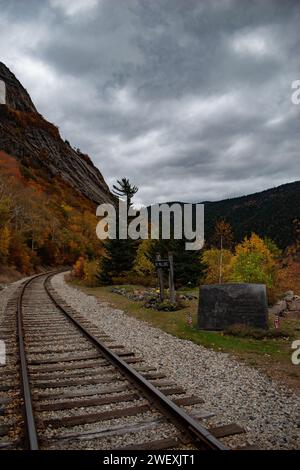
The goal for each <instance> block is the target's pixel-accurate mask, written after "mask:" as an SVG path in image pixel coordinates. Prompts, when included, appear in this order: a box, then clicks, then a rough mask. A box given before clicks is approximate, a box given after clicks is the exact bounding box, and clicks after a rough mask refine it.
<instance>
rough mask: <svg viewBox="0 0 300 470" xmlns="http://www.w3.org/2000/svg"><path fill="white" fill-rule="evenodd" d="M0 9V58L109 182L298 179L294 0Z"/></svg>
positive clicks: (149, 189)
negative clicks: (293, 92)
mask: <svg viewBox="0 0 300 470" xmlns="http://www.w3.org/2000/svg"><path fill="white" fill-rule="evenodd" d="M0 11H1V15H0V55H1V60H2V61H4V62H5V63H6V64H7V65H8V66H9V67H10V68H11V69H12V71H14V72H15V73H16V75H17V76H18V77H19V79H20V80H21V81H22V83H23V84H24V85H25V87H26V88H27V89H28V91H29V92H30V94H31V96H32V98H33V100H34V102H35V103H36V105H37V107H38V109H39V110H40V111H41V112H42V114H44V115H45V117H46V118H47V119H49V120H51V121H53V122H55V123H57V124H58V125H59V127H60V129H61V133H62V135H63V136H64V137H65V138H67V139H68V140H70V141H71V142H72V143H73V145H75V146H78V147H80V148H81V149H82V150H83V151H86V152H88V153H89V154H90V155H91V156H92V158H93V160H94V162H95V164H96V165H98V166H99V168H100V170H101V171H102V172H103V174H104V176H105V178H106V180H107V181H108V183H110V184H112V183H113V182H114V181H115V179H116V178H119V177H122V176H128V177H129V178H130V179H132V181H133V182H134V183H135V184H137V185H138V186H140V191H139V193H138V198H137V200H138V202H142V203H145V204H148V203H151V202H154V201H163V200H185V201H200V200H209V199H210V200H216V199H220V198H224V197H232V196H235V195H240V194H246V193H251V192H255V191H259V190H263V189H265V188H268V187H272V186H275V185H278V184H282V183H285V182H288V181H294V180H295V179H299V177H300V165H299V144H300V137H299V130H300V106H298V107H297V106H295V105H293V104H292V103H291V99H290V96H291V82H292V81H293V80H296V79H299V78H300V76H299V74H300V59H299V46H300V34H299V32H298V29H299V27H298V26H299V20H300V5H299V2H298V1H296V0H295V1H285V2H282V1H280V0H278V1H275V0H273V1H272V0H266V1H264V2H261V1H258V0H250V1H247V2H241V1H237V0H210V1H200V0H189V2H188V7H187V2H185V1H183V0H155V1H151V2H150V1H148V0H48V1H45V2H40V1H38V0H26V2H24V1H23V0H12V1H10V2H6V1H2V0H0ZM7 25H9V28H7Z"/></svg>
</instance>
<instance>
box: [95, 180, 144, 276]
mask: <svg viewBox="0 0 300 470" xmlns="http://www.w3.org/2000/svg"><path fill="white" fill-rule="evenodd" d="M137 191H138V188H137V187H136V186H132V185H131V184H130V182H129V180H128V179H127V178H122V179H121V180H118V181H117V185H113V192H114V194H116V196H118V197H119V198H122V197H126V198H127V209H129V207H130V206H132V198H133V196H134V195H135V194H136V193H137ZM116 215H117V223H116V226H117V227H116V228H117V230H116V231H117V238H116V239H115V240H107V241H106V242H105V252H106V254H105V256H104V257H103V259H102V261H101V263H100V269H99V273H98V276H97V278H98V280H99V283H100V284H106V285H108V284H111V283H112V282H113V278H115V277H118V278H119V277H122V276H125V275H126V273H127V272H129V271H131V269H132V267H133V263H134V260H135V255H136V251H137V242H136V241H135V240H131V239H129V238H128V239H126V240H123V239H121V240H120V239H119V216H118V215H119V214H118V208H117V210H116Z"/></svg>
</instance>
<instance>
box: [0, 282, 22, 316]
mask: <svg viewBox="0 0 300 470" xmlns="http://www.w3.org/2000/svg"><path fill="white" fill-rule="evenodd" d="M26 279H27V278H24V279H20V280H19V281H16V282H13V283H11V284H7V285H6V286H5V287H4V289H2V290H0V322H1V320H2V316H3V313H4V310H5V308H6V305H7V302H8V299H9V298H10V297H11V296H12V295H13V293H14V292H15V291H16V289H17V288H18V287H19V285H20V284H21V283H22V282H24V281H25V280H26Z"/></svg>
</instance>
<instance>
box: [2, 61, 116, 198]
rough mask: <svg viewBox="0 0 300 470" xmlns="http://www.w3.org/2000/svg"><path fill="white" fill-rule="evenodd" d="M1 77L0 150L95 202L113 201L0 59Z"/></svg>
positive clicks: (85, 160)
mask: <svg viewBox="0 0 300 470" xmlns="http://www.w3.org/2000/svg"><path fill="white" fill-rule="evenodd" d="M0 80H2V81H3V82H4V83H5V86H6V104H1V105H0V150H3V151H4V152H6V153H7V154H10V155H12V156H14V157H16V158H17V159H18V161H19V162H20V163H21V164H22V166H23V167H25V168H28V169H30V168H34V169H35V170H38V171H40V172H41V173H42V174H43V177H45V178H47V179H51V178H54V177H60V178H61V179H62V180H64V181H65V182H66V183H68V184H69V185H70V186H72V187H73V188H75V189H76V190H77V191H79V192H80V193H81V194H82V195H84V196H86V197H87V198H88V199H90V200H91V201H93V202H95V203H97V204H99V203H102V202H112V201H113V200H114V196H113V195H112V194H111V192H110V191H109V188H108V186H107V184H106V183H105V181H104V178H103V176H102V174H101V173H100V171H99V170H98V168H96V167H95V166H94V165H93V163H92V161H91V160H90V158H89V157H88V155H85V154H83V153H81V152H80V151H76V150H75V149H73V148H72V147H71V145H70V144H69V143H68V142H65V141H63V140H62V138H61V136H60V134H59V130H58V128H57V127H56V126H54V125H53V124H51V123H49V122H48V121H46V120H45V119H44V118H43V116H41V114H39V113H38V111H37V110H36V108H35V106H34V104H33V102H32V100H31V98H30V96H29V94H28V92H27V91H26V90H25V88H24V87H23V86H22V85H21V83H20V82H19V81H18V80H17V78H16V77H15V76H14V74H13V73H12V72H11V71H10V70H9V69H8V68H7V67H6V66H5V65H4V64H3V63H2V62H0Z"/></svg>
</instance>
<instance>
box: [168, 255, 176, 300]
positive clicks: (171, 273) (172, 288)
mask: <svg viewBox="0 0 300 470" xmlns="http://www.w3.org/2000/svg"><path fill="white" fill-rule="evenodd" d="M169 290H170V302H171V303H172V304H174V303H175V301H176V292H175V286H174V265H173V254H172V253H169Z"/></svg>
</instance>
